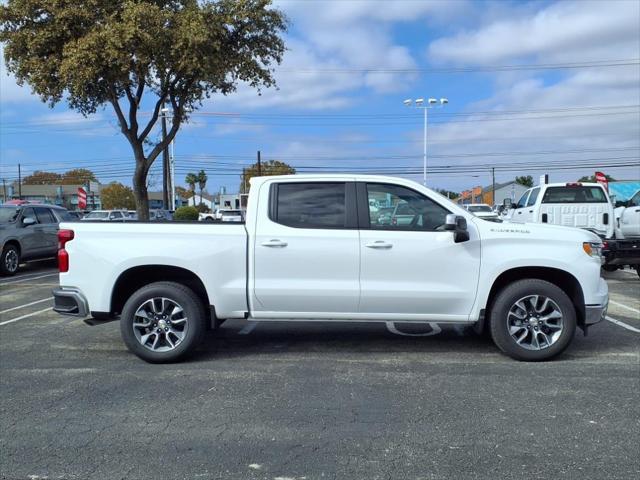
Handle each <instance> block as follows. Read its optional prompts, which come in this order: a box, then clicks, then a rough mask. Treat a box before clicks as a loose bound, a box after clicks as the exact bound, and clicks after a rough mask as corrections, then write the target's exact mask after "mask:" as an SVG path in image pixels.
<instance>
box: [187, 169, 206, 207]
mask: <svg viewBox="0 0 640 480" xmlns="http://www.w3.org/2000/svg"><path fill="white" fill-rule="evenodd" d="M184 182H185V183H186V184H187V185H189V190H190V191H191V196H192V197H193V206H194V207H195V206H196V183H198V176H197V175H196V174H195V173H187V176H186V177H184ZM200 201H202V199H200Z"/></svg>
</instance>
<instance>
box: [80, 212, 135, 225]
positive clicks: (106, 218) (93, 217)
mask: <svg viewBox="0 0 640 480" xmlns="http://www.w3.org/2000/svg"><path fill="white" fill-rule="evenodd" d="M82 220H83V221H101V222H113V221H127V220H131V217H130V216H129V212H128V211H127V210H93V211H92V212H89V213H87V214H86V215H85V216H84V217H82Z"/></svg>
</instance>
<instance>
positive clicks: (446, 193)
mask: <svg viewBox="0 0 640 480" xmlns="http://www.w3.org/2000/svg"><path fill="white" fill-rule="evenodd" d="M436 192H438V193H439V194H440V195H442V196H444V197H447V198H448V199H449V200H454V199H456V198H458V197H459V196H460V194H459V193H458V192H452V191H451V190H445V189H444V188H437V189H436Z"/></svg>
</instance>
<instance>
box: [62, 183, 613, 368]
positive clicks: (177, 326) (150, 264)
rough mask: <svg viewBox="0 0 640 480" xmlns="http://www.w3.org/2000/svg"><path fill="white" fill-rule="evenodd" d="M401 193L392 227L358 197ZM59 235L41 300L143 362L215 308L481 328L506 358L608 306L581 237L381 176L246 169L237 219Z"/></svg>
mask: <svg viewBox="0 0 640 480" xmlns="http://www.w3.org/2000/svg"><path fill="white" fill-rule="evenodd" d="M403 203H407V204H408V205H409V206H410V208H409V209H407V210H410V211H412V212H413V213H412V215H413V216H412V218H411V219H410V221H407V222H405V221H403V222H396V223H395V224H394V223H393V222H388V221H386V219H385V217H384V216H379V215H378V214H377V212H378V211H379V210H380V209H375V208H372V207H371V205H372V204H378V205H382V206H385V207H390V208H392V207H395V206H397V205H399V204H403ZM59 241H60V250H59V253H58V258H59V264H60V288H58V289H56V290H54V292H53V293H54V297H55V307H54V309H55V310H56V311H57V312H59V313H62V314H67V315H76V316H82V317H84V316H87V315H91V316H93V317H94V319H97V320H98V321H109V320H112V319H119V320H120V326H121V333H122V337H123V339H124V342H125V343H126V345H127V347H128V348H129V349H130V350H131V351H132V352H133V353H135V354H136V355H138V356H139V357H141V358H143V359H144V360H147V361H150V362H169V361H174V360H177V359H178V358H180V357H182V356H184V355H185V354H187V353H189V352H192V351H193V350H194V349H195V347H196V346H197V344H198V342H199V341H200V339H201V338H202V336H203V332H204V331H205V329H208V328H217V327H218V326H219V325H220V324H221V323H222V322H223V321H224V320H226V319H231V318H239V319H250V320H253V321H266V322H268V321H299V322H310V321H323V322H332V321H336V322H437V323H441V324H447V323H448V324H467V325H474V326H475V327H476V330H477V331H482V329H483V328H484V326H485V324H486V325H487V327H488V329H489V331H490V333H491V336H492V338H493V340H494V342H495V343H496V345H497V346H498V347H499V348H500V349H501V350H502V351H503V352H505V353H506V354H507V355H510V356H511V357H513V358H516V359H519V360H533V361H535V360H545V359H549V358H552V357H554V356H555V355H557V354H559V353H560V352H562V351H563V350H564V349H565V348H566V347H567V346H568V345H569V343H570V342H571V340H572V339H573V337H574V333H575V329H576V326H580V327H581V328H583V329H584V330H585V332H586V329H587V327H588V326H590V325H592V324H594V323H596V322H598V321H600V320H601V319H602V318H603V317H604V316H605V314H606V310H607V305H608V290H607V284H606V283H605V282H604V280H603V279H602V278H601V277H600V263H601V256H600V248H601V242H600V239H599V238H598V237H597V236H596V235H595V234H593V233H591V232H588V231H585V230H580V229H576V228H565V227H559V226H555V225H540V224H519V225H518V224H500V223H495V222H488V221H485V220H482V219H480V218H477V217H474V216H473V215H472V214H471V213H469V212H467V211H466V210H464V209H462V208H460V207H458V206H456V205H454V204H453V203H451V202H449V201H448V200H447V199H446V198H444V197H443V196H441V195H439V194H437V193H435V192H433V191H431V190H429V189H427V188H425V187H423V186H421V185H418V184H417V183H414V182H412V181H410V180H404V179H399V178H392V177H383V176H357V175H292V176H280V177H262V178H253V179H252V180H251V193H250V196H249V201H248V209H247V212H246V220H245V223H244V224H242V223H240V224H212V223H205V222H199V223H179V222H173V223H157V222H156V223H138V222H128V223H118V224H114V223H103V222H96V223H92V222H81V223H63V224H62V225H61V231H60V233H59ZM93 323H97V321H94V322H93Z"/></svg>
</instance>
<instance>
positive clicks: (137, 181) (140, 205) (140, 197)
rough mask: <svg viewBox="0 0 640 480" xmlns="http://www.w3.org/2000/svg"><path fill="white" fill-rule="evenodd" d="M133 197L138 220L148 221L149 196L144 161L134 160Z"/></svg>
mask: <svg viewBox="0 0 640 480" xmlns="http://www.w3.org/2000/svg"><path fill="white" fill-rule="evenodd" d="M133 195H134V197H135V199H136V212H137V214H138V220H141V221H145V222H147V221H149V195H148V193H147V175H146V171H145V168H144V161H143V162H139V161H138V160H137V159H136V171H135V173H134V174H133Z"/></svg>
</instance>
